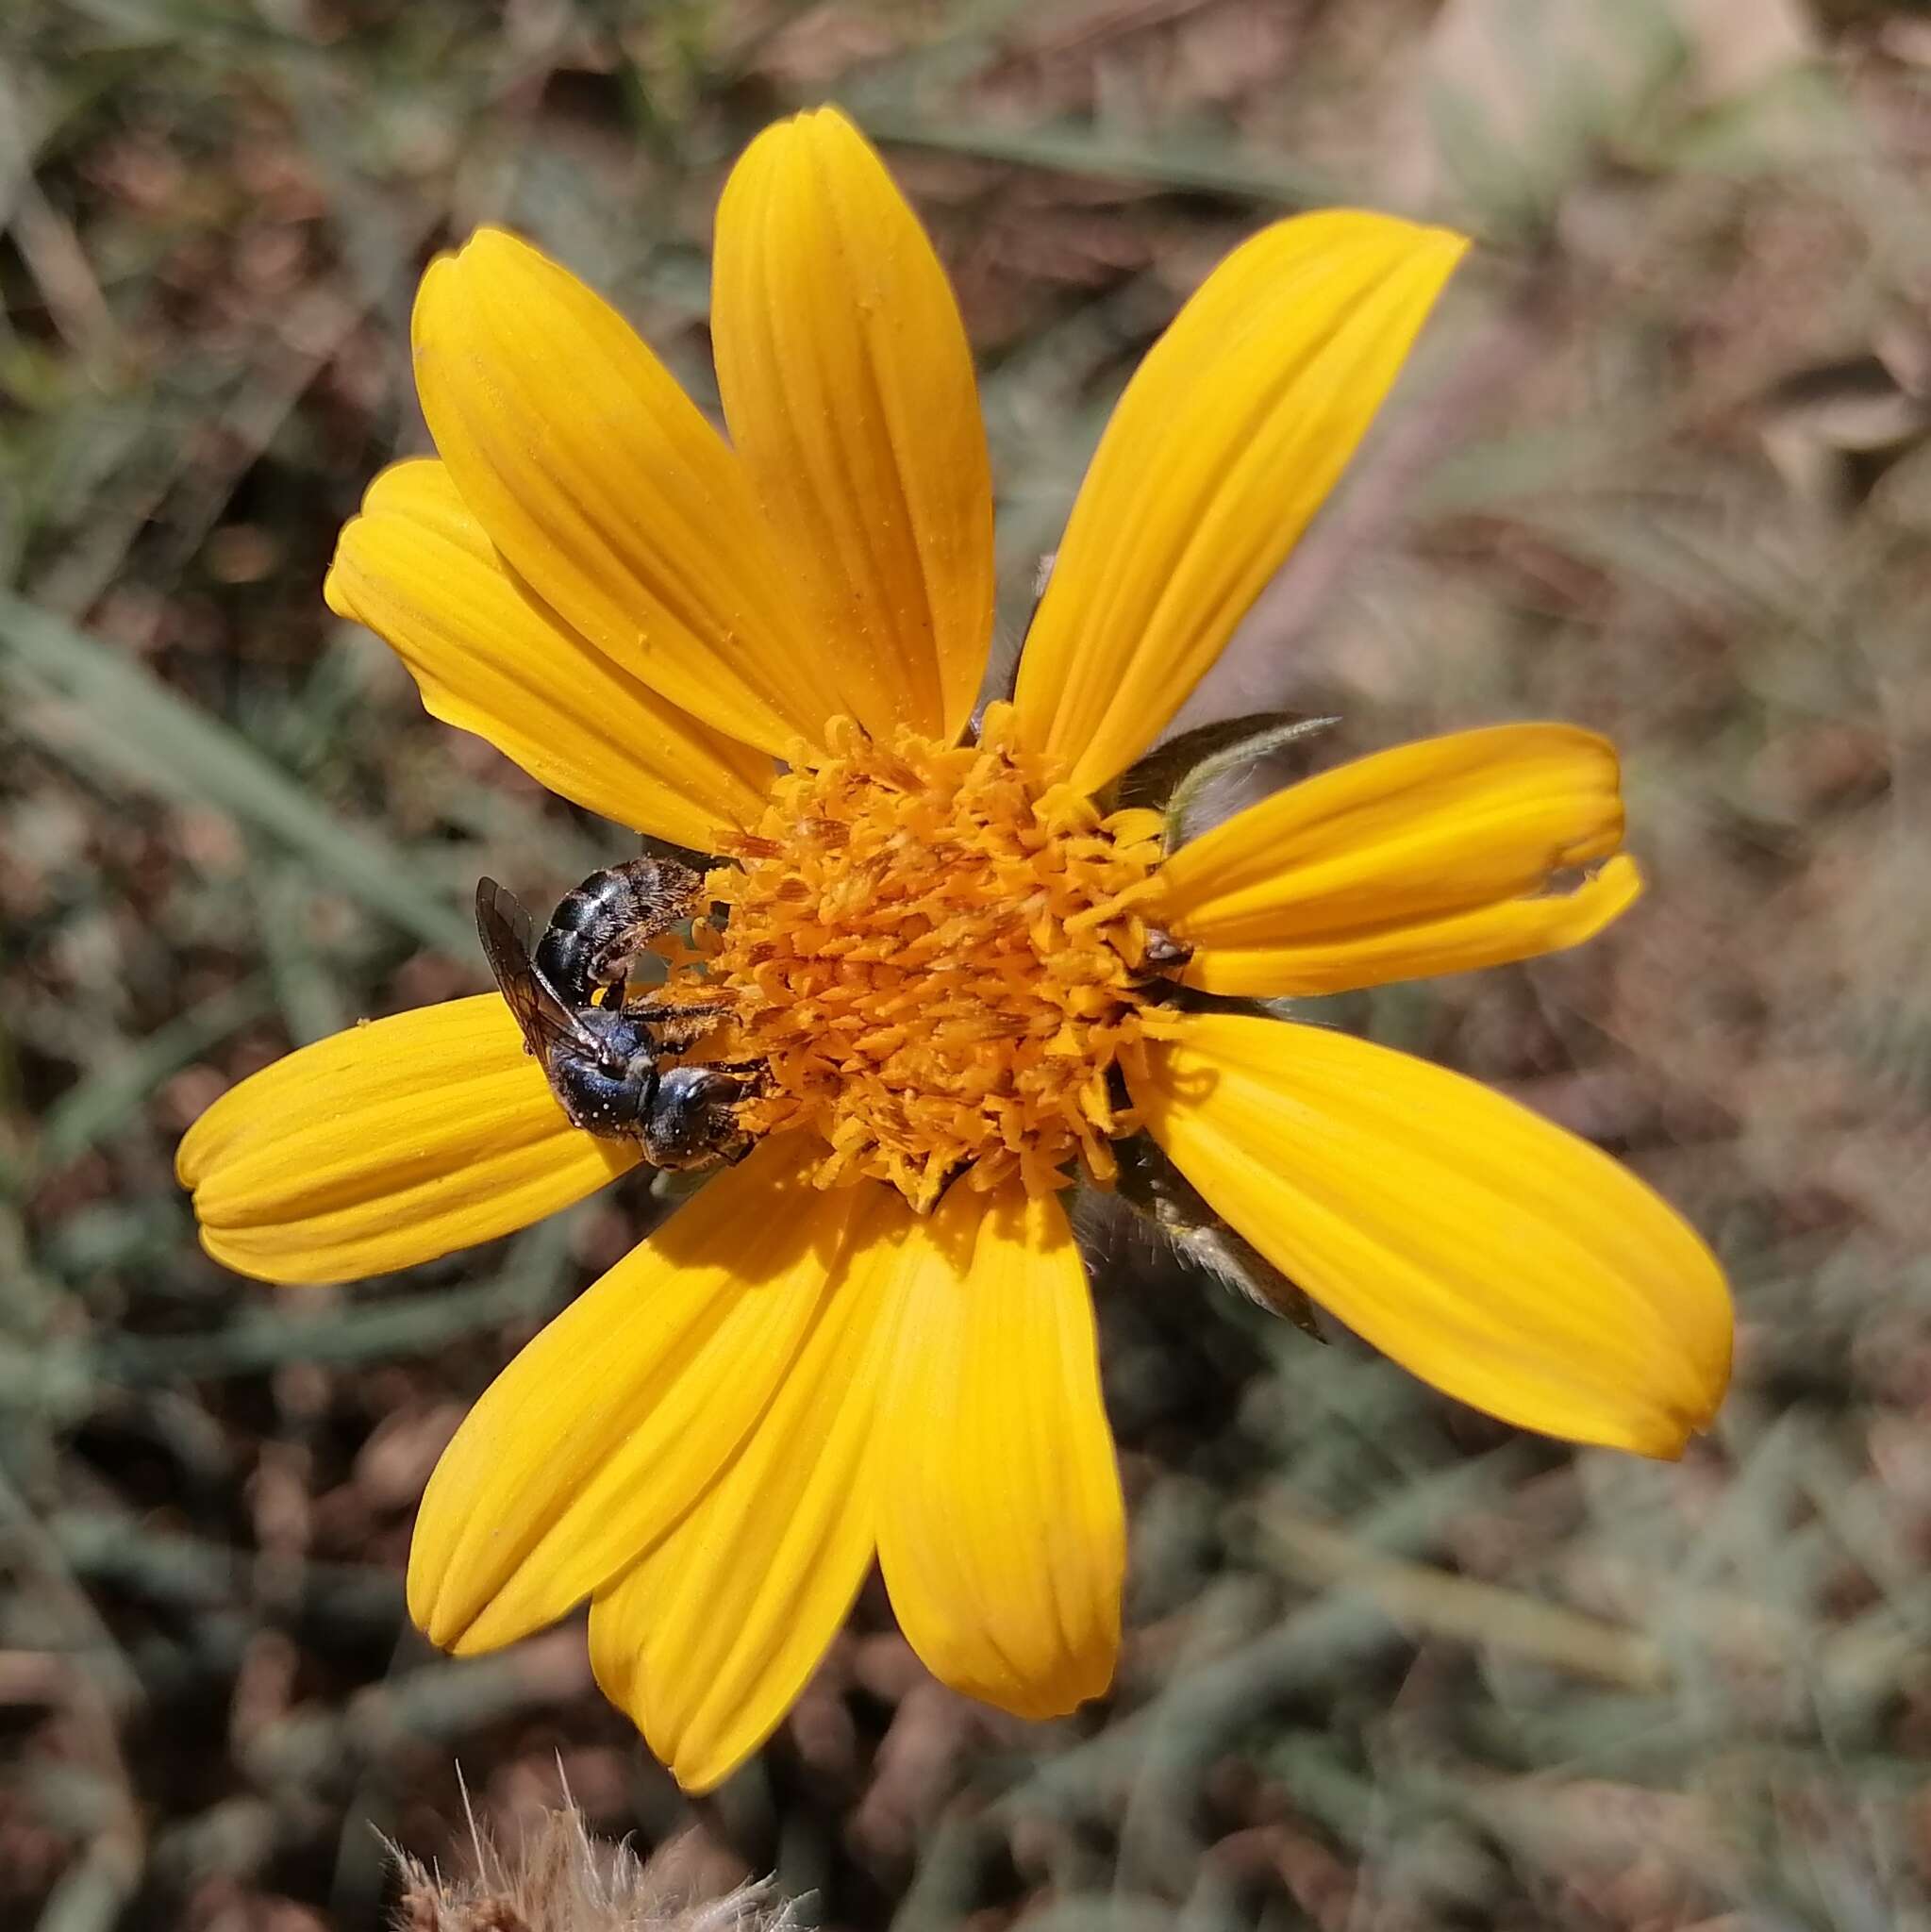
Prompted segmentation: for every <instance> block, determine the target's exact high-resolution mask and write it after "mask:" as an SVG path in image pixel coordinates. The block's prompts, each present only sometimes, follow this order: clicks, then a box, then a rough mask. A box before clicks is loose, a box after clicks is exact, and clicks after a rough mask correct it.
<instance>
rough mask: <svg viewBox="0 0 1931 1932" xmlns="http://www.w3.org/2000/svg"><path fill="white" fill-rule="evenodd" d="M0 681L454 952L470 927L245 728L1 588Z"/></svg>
mask: <svg viewBox="0 0 1931 1932" xmlns="http://www.w3.org/2000/svg"><path fill="white" fill-rule="evenodd" d="M0 686H4V687H5V688H6V689H7V690H8V691H9V692H11V693H12V694H13V696H14V699H15V701H16V702H18V700H19V699H20V698H21V697H22V696H25V697H29V698H31V697H33V696H37V695H51V696H52V697H54V698H57V699H58V700H62V701H64V704H65V707H66V710H65V717H64V718H63V723H70V722H71V724H72V725H73V727H74V735H75V738H76V739H77V740H80V741H84V742H86V743H87V744H88V745H90V746H91V748H92V750H93V751H94V752H95V753H96V755H98V756H101V757H103V758H106V759H107V761H108V763H109V764H110V765H112V766H113V767H114V768H115V769H116V770H117V771H118V773H119V774H120V775H122V776H123V777H124V778H126V779H130V780H132V781H133V782H134V783H136V784H138V785H141V786H143V787H147V788H150V789H153V790H156V791H162V792H163V793H165V794H166V795H168V796H170V797H172V798H174V799H175V800H177V801H179V802H184V803H192V804H204V805H214V806H219V807H220V808H222V809H223V810H224V811H226V812H230V813H232V814H233V815H234V817H235V818H237V819H238V820H240V821H241V823H242V824H245V825H247V826H250V827H251V828H253V829H255V830H258V831H260V832H264V833H266V834H267V835H268V836H269V837H270V838H272V839H274V840H275V841H278V842H279V843H281V844H283V845H285V846H287V847H288V848H289V849H290V850H291V851H292V852H294V853H296V854H298V855H300V856H301V857H302V858H306V859H307V860H308V862H309V863H310V864H311V865H313V866H314V867H315V869H316V870H317V871H318V872H320V873H323V874H326V875H327V876H328V877H329V878H330V879H332V880H333V881H334V882H335V884H337V885H338V886H340V887H341V889H342V890H343V891H346V892H348V893H350V894H351V895H352V896H354V897H355V898H356V899H358V900H359V901H360V902H361V903H362V904H363V905H364V906H366V907H367V908H370V909H371V910H372V911H375V912H380V913H382V914H384V915H385V916H386V917H388V918H389V919H391V920H392V921H393V922H394V923H395V924H397V925H399V926H400V927H402V929H403V930H404V931H405V932H408V933H410V934H412V935H413V936H414V937H415V938H417V939H419V940H421V941H423V942H424V944H426V945H431V946H435V947H438V948H440V949H441V950H442V951H444V952H448V953H454V954H457V955H458V957H460V956H462V955H463V954H465V953H467V952H468V951H469V950H470V949H471V947H472V945H473V944H474V935H472V933H471V932H470V930H469V925H468V923H467V921H466V920H464V919H463V917H462V916H461V914H460V913H459V912H458V909H457V908H456V906H455V905H454V904H453V902H451V901H450V900H449V899H448V898H447V897H446V896H445V895H444V894H443V892H442V891H441V888H440V886H438V885H437V884H435V883H434V882H432V881H431V880H429V879H427V878H425V877H424V876H423V875H422V874H420V873H419V872H418V871H417V870H416V869H415V868H413V867H412V866H411V865H410V864H409V863H408V860H407V859H406V858H404V857H403V855H402V854H401V853H400V852H398V851H397V850H396V849H395V847H394V846H392V845H391V844H389V843H388V842H386V841H382V840H379V839H376V838H374V837H372V836H371V835H370V834H368V833H366V832H363V831H359V830H357V829H356V828H354V827H352V826H349V825H345V824H341V821H339V820H338V819H336V818H335V817H334V816H333V815H332V814H331V813H330V812H329V811H328V810H327V809H326V808H325V807H324V806H322V805H321V804H320V803H318V802H317V800H316V799H315V798H314V797H313V796H312V795H311V794H310V793H309V792H308V791H305V790H304V789H303V788H302V787H301V785H299V784H298V783H297V782H296V781H295V780H294V779H292V778H291V777H290V776H289V775H288V774H287V773H286V772H284V771H282V770H281V769H280V767H278V766H277V765H275V764H274V763H272V762H271V761H270V760H269V759H268V758H264V757H263V756H262V755H261V753H260V752H258V751H257V750H256V749H255V747H254V746H253V745H252V744H250V743H249V742H248V741H247V740H246V739H244V738H242V737H241V735H240V734H239V733H237V732H236V731H234V730H232V729H231V728H230V727H229V726H227V725H225V724H222V723H221V721H220V720H219V719H216V718H212V717H209V716H208V714H207V713H205V712H203V711H201V710H198V709H197V708H195V707H194V706H192V705H191V704H189V703H188V702H187V700H185V699H184V698H181V697H179V696H177V695H176V694H175V692H174V691H170V690H168V688H167V687H166V686H165V685H163V684H162V683H161V682H160V681H159V680H158V678H156V677H155V676H153V675H151V674H150V673H149V672H147V671H146V670H144V669H143V668H142V667H141V666H140V665H139V664H136V663H133V662H131V661H130V660H129V659H127V658H124V657H123V656H121V655H120V654H119V653H118V652H116V651H114V650H113V649H111V648H110V647H109V646H108V645H107V644H104V643H103V642H101V641H100V640H99V639H98V638H93V637H90V636H89V635H88V634H87V633H86V632H85V631H81V630H76V629H75V627H74V626H73V625H69V624H67V623H65V622H64V621H63V620H61V619H60V618H58V617H55V616H52V615H50V614H49V613H48V612H46V611H44V610H41V609H39V608H36V607H35V606H33V605H31V604H29V603H27V602H25V600H24V599H22V598H20V597H16V596H13V595H10V594H8V593H7V592H5V591H0Z"/></svg>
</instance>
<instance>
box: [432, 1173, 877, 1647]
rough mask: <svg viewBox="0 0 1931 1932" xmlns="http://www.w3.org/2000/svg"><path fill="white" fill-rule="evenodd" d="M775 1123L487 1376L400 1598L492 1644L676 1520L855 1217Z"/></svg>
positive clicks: (813, 1300)
mask: <svg viewBox="0 0 1931 1932" xmlns="http://www.w3.org/2000/svg"><path fill="white" fill-rule="evenodd" d="M800 1167H801V1158H800V1152H799V1148H798V1146H797V1144H796V1143H795V1142H788V1141H767V1142H765V1143H764V1144H763V1145H762V1146H760V1147H759V1148H758V1149H757V1152H755V1153H754V1154H753V1155H752V1157H751V1158H749V1159H748V1160H746V1161H745V1162H744V1163H743V1165H742V1166H741V1167H736V1168H733V1169H731V1170H730V1171H729V1172H727V1173H724V1174H719V1175H718V1176H717V1177H716V1178H715V1179H714V1180H712V1181H710V1182H709V1183H708V1184H707V1186H706V1187H705V1188H704V1190H703V1191H702V1192H700V1193H699V1194H698V1196H697V1198H696V1199H695V1200H694V1201H691V1203H690V1204H689V1205H688V1206H686V1207H685V1208H682V1209H680V1210H679V1211H678V1213H677V1214H675V1215H674V1217H673V1218H672V1220H671V1221H670V1222H669V1223H668V1224H666V1225H665V1226H664V1227H662V1228H660V1229H658V1232H657V1233H656V1234H655V1235H653V1236H652V1237H651V1239H650V1241H647V1242H646V1243H645V1244H644V1245H643V1246H641V1247H640V1248H638V1249H636V1250H635V1251H634V1252H633V1253H632V1254H630V1255H629V1256H627V1257H625V1258H624V1260H622V1261H620V1262H619V1263H618V1264H617V1265H616V1267H614V1268H612V1269H611V1270H610V1272H609V1273H608V1274H606V1275H605V1276H604V1277H603V1278H602V1279H601V1280H600V1281H598V1282H596V1283H595V1284H594V1285H593V1286H592V1287H591V1288H590V1289H588V1290H586V1291H584V1293H583V1294H581V1295H579V1296H578V1297H577V1299H576V1300H575V1301H574V1302H573V1303H572V1304H571V1305H570V1307H567V1308H565V1309H564V1311H563V1312H562V1313H561V1314H560V1315H558V1317H557V1318H556V1320H555V1321H553V1322H552V1323H551V1324H549V1326H548V1327H546V1328H545V1329H544V1330H543V1331H542V1333H541V1334H540V1335H539V1336H537V1338H536V1339H535V1340H534V1341H531V1342H530V1343H529V1344H528V1345H527V1346H526V1347H525V1348H524V1350H523V1352H522V1353H521V1354H520V1355H518V1356H517V1357H516V1359H515V1360H514V1361H512V1362H511V1363H510V1364H509V1366H508V1368H507V1369H505V1370H504V1372H503V1373H502V1374H500V1375H498V1376H497V1378H496V1379H495V1381H494V1382H492V1383H491V1385H490V1387H489V1388H488V1389H487V1390H486V1391H484V1393H483V1397H482V1400H481V1401H479V1402H478V1403H477V1404H476V1406H475V1407H474V1408H473V1409H471V1411H470V1412H469V1414H468V1416H467V1417H465V1418H464V1420H463V1424H462V1426H461V1428H459V1429H458V1431H457V1432H456V1436H455V1439H454V1440H453V1441H451V1442H450V1444H449V1447H448V1448H447V1449H445V1450H444V1451H443V1453H442V1459H441V1461H440V1462H439V1463H438V1464H437V1465H436V1473H435V1474H433V1475H432V1476H431V1477H430V1478H429V1487H428V1489H427V1491H425V1492H424V1496H423V1507H422V1511H421V1513H420V1514H419V1515H418V1517H417V1519H416V1533H415V1538H414V1541H412V1542H411V1544H410V1547H409V1576H408V1601H409V1615H410V1616H411V1617H413V1618H414V1619H415V1621H416V1623H417V1624H418V1625H419V1626H420V1627H421V1628H422V1629H423V1630H424V1632H426V1633H427V1635H428V1636H429V1638H430V1639H431V1640H432V1641H434V1642H436V1643H439V1644H441V1646H442V1647H443V1648H444V1649H445V1650H454V1651H458V1652H460V1653H463V1654H469V1653H473V1652H475V1651H482V1650H491V1649H494V1648H495V1647H496V1646H497V1645H499V1644H503V1643H508V1642H510V1641H513V1640H514V1639H516V1638H518V1637H522V1636H524V1635H525V1634H526V1633H527V1632H529V1631H531V1630H535V1629H539V1628H541V1626H542V1625H543V1624H548V1623H550V1622H552V1621H553V1620H555V1619H556V1618H558V1617H560V1616H561V1615H562V1614H563V1613H564V1611H566V1610H567V1609H569V1608H570V1607H571V1606H572V1605H573V1604H576V1603H580V1602H581V1601H582V1600H583V1599H584V1598H585V1597H586V1596H588V1595H590V1593H591V1591H593V1590H595V1589H596V1588H597V1587H598V1586H599V1585H601V1584H603V1583H606V1582H608V1580H609V1579H610V1578H611V1577H612V1576H614V1575H616V1574H618V1573H619V1572H620V1571H622V1570H623V1569H624V1568H625V1567H626V1566H627V1565H628V1564H630V1563H631V1562H632V1561H633V1560H634V1559H635V1558H636V1557H637V1556H638V1555H639V1554H640V1553H641V1551H643V1550H646V1549H648V1548H649V1547H650V1545H651V1544H652V1543H653V1542H655V1541H657V1540H658V1538H659V1537H661V1536H662V1535H663V1534H664V1532H665V1531H666V1530H667V1529H668V1528H669V1527H670V1526H671V1524H674V1522H676V1520H677V1519H678V1517H679V1516H681V1515H682V1514H683V1513H684V1512H685V1511H686V1510H687V1509H689V1508H690V1507H691V1503H692V1501H693V1500H694V1499H695V1498H696V1497H697V1496H698V1495H699V1494H700V1493H701V1491H703V1489H704V1487H705V1485H706V1484H707V1483H708V1482H710V1480H711V1479H712V1478H713V1477H714V1476H715V1475H716V1474H717V1473H718V1471H719V1470H720V1469H722V1468H723V1467H724V1465H725V1464H726V1463H727V1462H728V1461H729V1460H730V1458H731V1457H732V1456H733V1455H734V1454H735V1453H736V1451H737V1448H738V1445H739V1444H740V1442H741V1441H743V1439H744V1437H745V1435H746V1433H747V1432H748V1431H749V1429H750V1428H751V1425H752V1424H753V1422H754V1421H756V1419H757V1415H758V1412H759V1411H760V1410H761V1409H762V1408H763V1407H764V1405H765V1403H766V1402H767V1401H768V1400H769V1399H770V1397H771V1394H772V1391H774V1389H775V1388H776V1387H777V1386H778V1385H779V1383H780V1382H781V1381H782V1380H783V1378H784V1376H785V1375H786V1374H787V1372H788V1371H789V1370H790V1368H791V1364H792V1361H793V1359H794V1357H796V1356H797V1353H798V1350H799V1346H800V1344H801V1342H802V1341H803V1339H804V1337H805V1336H806V1334H807V1331H808V1330H809V1329H810V1327H811V1325H812V1321H813V1317H814V1315H815V1314H816V1312H817V1310H818V1307H819V1305H820V1303H821V1302H822V1301H823V1300H824V1294H825V1291H826V1287H827V1284H828V1283H829V1282H830V1281H831V1280H832V1279H833V1278H834V1277H835V1274H836V1271H837V1265H838V1261H839V1257H840V1255H841V1252H842V1249H843V1246H844V1242H845V1240H846V1237H847V1234H848V1231H849V1228H850V1225H851V1223H852V1219H853V1215H854V1211H855V1210H854V1203H855V1199H856V1198H857V1197H856V1196H855V1195H854V1194H852V1193H850V1192H841V1193H830V1194H826V1193H820V1192H819V1191H816V1190H814V1189H813V1188H812V1187H811V1186H810V1185H809V1183H808V1182H807V1181H805V1180H804V1179H802V1178H801V1176H800Z"/></svg>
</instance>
